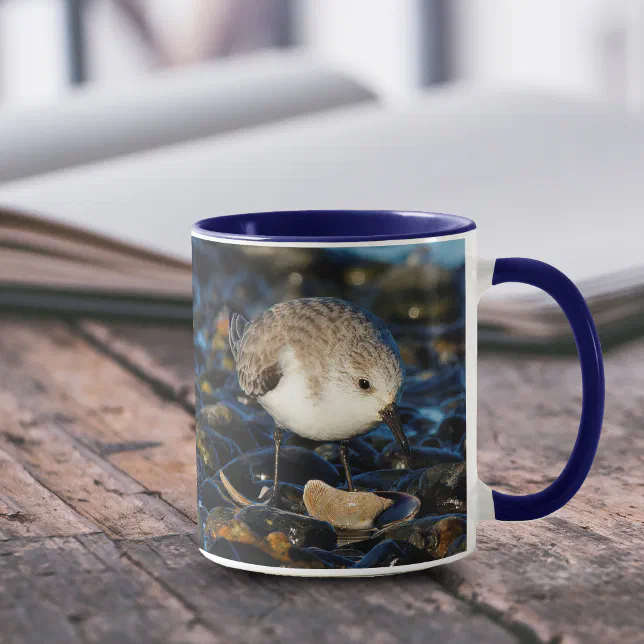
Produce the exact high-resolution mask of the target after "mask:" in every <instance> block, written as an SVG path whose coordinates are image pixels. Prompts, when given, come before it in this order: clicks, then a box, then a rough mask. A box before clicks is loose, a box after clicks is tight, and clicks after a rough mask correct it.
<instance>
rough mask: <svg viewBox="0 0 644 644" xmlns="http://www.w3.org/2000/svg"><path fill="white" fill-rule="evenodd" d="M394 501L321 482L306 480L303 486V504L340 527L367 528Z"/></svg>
mask: <svg viewBox="0 0 644 644" xmlns="http://www.w3.org/2000/svg"><path fill="white" fill-rule="evenodd" d="M393 504H394V502H393V500H392V499H385V498H382V497H380V496H378V495H377V494H374V493H373V492H346V491H345V490H338V489H336V488H334V487H331V486H330V485H327V484H326V483H324V482H323V481H309V482H308V483H307V484H306V486H305V487H304V505H305V506H306V509H307V511H308V513H309V514H310V515H311V516H312V517H315V518H317V519H322V520H323V521H328V522H329V523H330V524H331V525H332V526H334V527H336V528H341V529H343V530H367V529H369V528H372V527H373V522H374V520H375V519H376V518H377V517H378V516H379V515H380V514H382V513H383V512H384V511H385V510H387V508H389V507H391V506H392V505H393Z"/></svg>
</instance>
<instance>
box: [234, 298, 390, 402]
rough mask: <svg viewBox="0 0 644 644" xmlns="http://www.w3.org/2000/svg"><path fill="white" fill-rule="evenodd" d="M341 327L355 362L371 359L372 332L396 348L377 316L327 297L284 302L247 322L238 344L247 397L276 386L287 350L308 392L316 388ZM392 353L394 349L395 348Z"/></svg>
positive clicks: (240, 366) (238, 359)
mask: <svg viewBox="0 0 644 644" xmlns="http://www.w3.org/2000/svg"><path fill="white" fill-rule="evenodd" d="M339 325H341V326H342V338H344V339H346V338H347V337H351V338H352V339H353V342H352V343H351V344H352V346H353V350H352V351H351V354H350V356H349V357H351V358H353V359H354V360H356V361H364V362H365V364H368V363H369V362H370V361H372V360H373V359H374V352H375V351H377V350H378V347H376V346H375V345H374V343H373V342H370V341H369V336H370V335H371V336H373V335H376V336H382V337H383V338H384V339H386V341H387V343H388V344H391V345H393V347H395V343H394V342H393V338H391V334H390V333H389V331H388V330H387V328H386V327H385V326H384V324H383V323H382V322H381V321H380V320H379V319H378V318H377V317H376V316H374V315H372V314H370V313H369V312H367V311H365V310H364V309H362V308H360V307H358V306H354V305H352V304H350V303H348V302H344V301H342V300H337V299H334V298H326V297H319V298H302V299H299V300H292V301H290V302H282V303H280V304H276V305H275V306H273V307H272V308H270V309H268V310H267V311H264V312H263V313H262V314H261V315H260V316H259V317H257V318H256V319H255V320H253V321H252V322H250V323H249V324H248V325H247V326H246V328H245V329H244V332H243V335H242V337H241V338H240V339H239V341H238V342H237V344H236V349H237V351H236V356H235V361H236V363H237V375H238V377H239V384H240V386H241V388H242V389H243V391H244V392H245V393H246V394H247V395H249V396H255V397H258V396H263V395H264V394H266V393H268V392H269V391H272V390H273V389H274V388H275V387H277V385H278V384H279V381H280V378H281V376H282V374H281V371H280V366H279V355H280V352H281V351H282V350H283V349H286V348H289V349H291V350H293V351H294V352H295V357H296V358H297V359H298V361H299V362H300V363H301V364H302V366H303V367H304V368H305V369H306V371H307V373H308V374H309V378H310V386H311V390H312V391H313V392H315V390H316V389H320V388H321V386H322V383H323V380H324V376H325V373H326V367H325V363H326V362H327V359H328V357H329V356H330V355H331V354H332V353H333V351H334V349H335V347H336V345H337V344H338V338H339V336H338V331H339ZM374 332H375V334H374ZM381 347H382V345H380V350H381ZM345 349H346V345H345ZM392 351H396V353H397V350H396V349H395V348H392Z"/></svg>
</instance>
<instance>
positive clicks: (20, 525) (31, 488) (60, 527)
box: [0, 448, 100, 540]
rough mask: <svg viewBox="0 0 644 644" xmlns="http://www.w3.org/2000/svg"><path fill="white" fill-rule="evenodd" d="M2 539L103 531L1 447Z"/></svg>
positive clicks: (0, 510) (0, 517) (0, 513)
mask: <svg viewBox="0 0 644 644" xmlns="http://www.w3.org/2000/svg"><path fill="white" fill-rule="evenodd" d="M0 472H2V476H1V477H0V540H3V539H13V538H15V537H36V536H40V537H48V536H51V537H54V536H59V537H62V536H69V535H74V534H87V533H91V532H99V531H100V529H99V528H98V527H97V526H96V525H94V524H93V523H92V522H91V521H88V520H87V519H84V518H83V517H81V516H80V515H78V514H77V513H76V512H74V511H73V510H72V509H71V508H70V507H69V506H67V505H66V504H65V503H64V502H63V501H62V500H61V499H59V498H58V497H57V496H56V495H55V494H52V492H50V491H49V490H48V489H47V488H45V487H44V486H42V485H41V484H40V483H38V481H36V480H35V479H34V478H33V477H32V476H31V475H30V474H29V472H27V470H25V468H24V467H23V466H22V465H21V464H20V463H18V462H17V461H16V460H14V459H13V458H12V457H11V456H10V455H9V454H8V453H7V452H5V451H4V450H3V449H1V448H0Z"/></svg>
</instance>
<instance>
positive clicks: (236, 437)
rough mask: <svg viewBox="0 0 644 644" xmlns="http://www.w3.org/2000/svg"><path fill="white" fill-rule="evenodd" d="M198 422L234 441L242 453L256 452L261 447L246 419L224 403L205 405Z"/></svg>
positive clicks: (199, 414)
mask: <svg viewBox="0 0 644 644" xmlns="http://www.w3.org/2000/svg"><path fill="white" fill-rule="evenodd" d="M197 422H198V424H199V425H201V426H203V425H205V426H208V427H211V428H212V429H214V430H215V431H216V432H217V433H218V434H220V435H221V436H223V437H225V438H227V439H229V440H231V441H233V443H235V445H236V446H237V447H238V448H239V450H240V451H241V452H254V451H255V450H257V449H258V448H259V447H260V444H259V442H258V440H257V438H256V436H255V434H254V432H252V431H249V427H248V423H246V422H245V419H244V418H242V416H241V415H240V414H239V413H238V412H237V411H235V410H233V409H231V408H230V407H229V406H227V405H225V404H224V403H221V402H218V403H216V404H214V405H203V406H202V407H201V409H200V410H199V413H198V415H197Z"/></svg>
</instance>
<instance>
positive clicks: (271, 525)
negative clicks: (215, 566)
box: [222, 505, 337, 550]
mask: <svg viewBox="0 0 644 644" xmlns="http://www.w3.org/2000/svg"><path fill="white" fill-rule="evenodd" d="M234 522H239V523H242V522H243V523H244V524H246V525H247V526H248V527H249V528H250V529H251V530H252V531H253V532H254V533H255V534H257V535H259V536H260V537H263V536H267V535H268V534H270V533H272V532H281V533H283V534H284V535H286V536H287V537H288V539H289V541H290V542H291V543H292V544H293V545H295V546H298V547H300V548H307V547H315V548H322V549H324V550H333V549H334V548H335V547H336V545H337V535H336V532H335V530H334V529H333V526H332V525H331V524H330V523H327V522H326V521H320V520H318V519H314V518H312V517H308V516H302V515H299V514H295V513H293V512H286V511H284V510H277V509H275V508H268V507H264V506H261V505H256V506H249V507H247V508H244V509H243V510H241V511H240V512H239V513H238V514H237V515H236V517H235V519H234V520H233V523H234ZM222 536H224V535H222Z"/></svg>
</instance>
